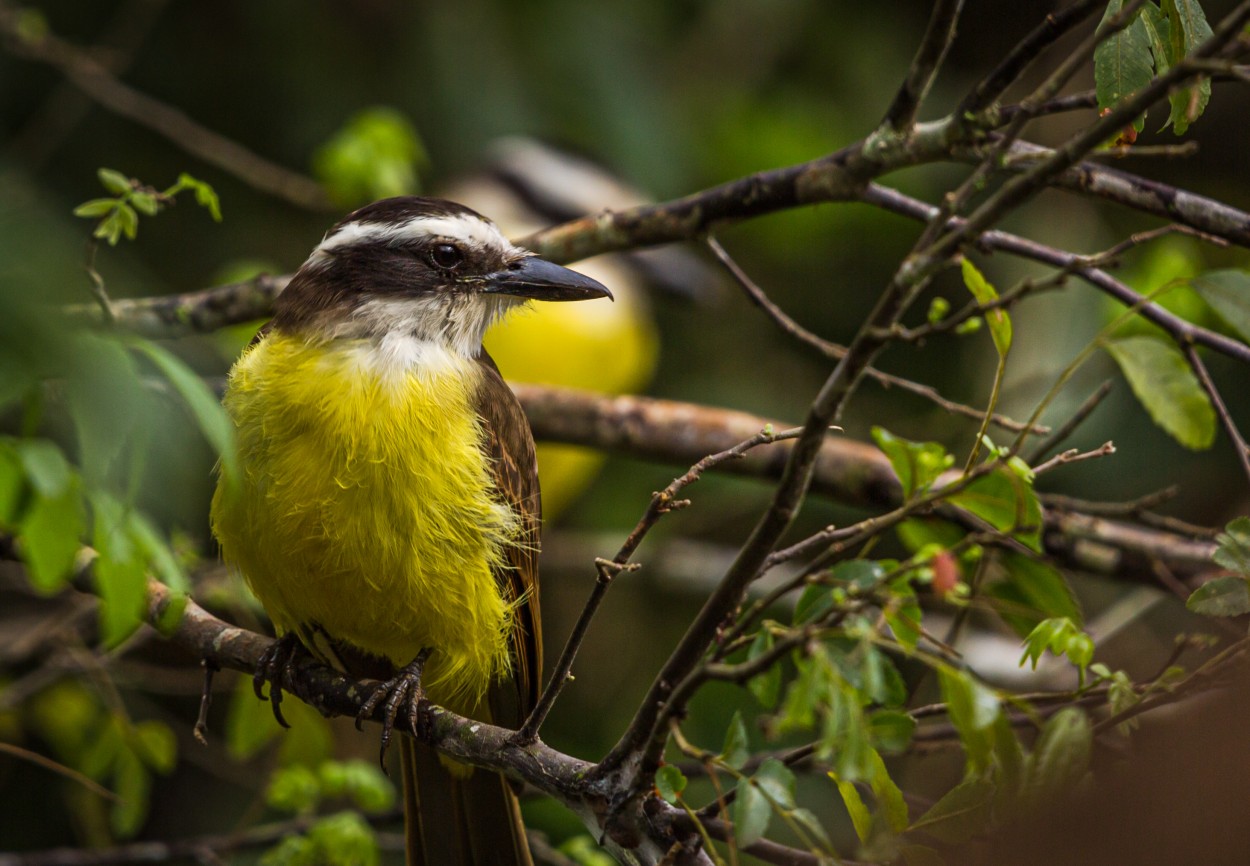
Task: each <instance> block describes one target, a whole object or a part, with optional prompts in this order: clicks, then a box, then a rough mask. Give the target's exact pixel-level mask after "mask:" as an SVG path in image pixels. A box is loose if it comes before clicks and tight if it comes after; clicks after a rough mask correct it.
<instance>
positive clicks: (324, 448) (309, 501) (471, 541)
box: [212, 196, 611, 866]
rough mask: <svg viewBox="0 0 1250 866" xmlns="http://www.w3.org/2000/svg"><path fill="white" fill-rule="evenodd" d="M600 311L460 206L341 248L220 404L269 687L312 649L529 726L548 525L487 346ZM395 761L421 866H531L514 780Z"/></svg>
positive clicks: (225, 497) (234, 550) (226, 497)
mask: <svg viewBox="0 0 1250 866" xmlns="http://www.w3.org/2000/svg"><path fill="white" fill-rule="evenodd" d="M603 297H609V298H610V297H611V294H610V293H609V291H608V290H607V289H606V288H604V286H603V285H602V284H600V283H599V282H597V281H596V280H593V279H591V278H589V277H586V276H583V275H582V274H579V273H576V272H574V271H571V270H568V269H567V268H563V267H560V266H558V265H554V264H551V263H549V262H547V261H544V260H543V259H540V258H537V257H535V256H533V255H531V254H530V253H528V252H527V251H525V250H523V249H520V248H518V247H516V246H514V245H513V244H512V243H510V242H509V241H508V240H506V239H505V238H504V236H503V235H502V234H501V233H500V231H499V230H498V229H497V228H496V227H495V225H494V224H493V223H492V222H491V221H489V220H487V219H485V218H484V217H482V216H480V215H479V214H477V213H476V212H474V211H472V210H470V209H468V208H467V207H464V206H462V205H458V204H454V203H452V202H449V201H444V200H440V199H429V198H418V197H412V196H409V197H402V198H394V199H386V200H383V201H380V202H376V203H374V204H371V205H368V206H366V207H363V208H361V209H360V210H357V211H355V212H354V213H352V214H350V215H348V216H347V217H346V218H344V219H343V220H342V221H341V222H339V223H338V224H337V225H335V226H334V227H333V228H332V229H331V230H330V231H329V233H327V234H326V236H325V239H324V240H323V241H322V242H321V243H320V244H319V245H318V246H317V248H316V249H314V250H313V252H312V255H311V256H310V257H309V258H308V260H307V261H306V262H305V263H304V264H303V266H302V267H301V268H300V269H299V271H298V272H297V273H296V274H295V276H294V277H293V279H292V280H291V283H290V285H289V286H288V287H287V289H286V290H285V291H284V292H283V293H282V295H281V296H280V297H279V298H278V300H277V302H276V307H275V314H274V317H273V319H272V321H271V322H270V323H269V325H268V326H266V328H265V329H263V330H262V332H261V333H260V334H259V335H258V337H257V339H256V341H255V342H254V343H253V344H252V346H251V347H249V348H248V349H247V350H246V351H245V352H244V354H243V356H242V357H241V358H240V359H239V361H238V362H237V363H236V364H235V366H234V368H233V369H232V371H231V373H230V378H229V382H228V386H227V390H226V396H225V399H224V403H225V406H226V409H227V411H228V412H229V414H230V416H231V418H232V419H233V420H234V423H235V425H236V426H237V429H238V441H239V453H240V460H241V463H242V467H243V472H242V478H241V480H240V481H239V482H238V483H237V484H234V485H231V484H228V483H227V482H226V481H225V480H224V479H223V480H222V481H220V482H219V484H218V488H217V492H216V494H215V496H214V498H213V506H212V522H213V531H214V533H215V534H216V536H217V538H218V540H219V542H220V543H221V549H222V553H223V556H224V558H225V559H226V561H227V562H228V563H230V564H231V565H233V566H235V567H237V568H238V569H239V570H240V571H241V572H242V574H243V575H244V577H245V578H246V580H247V582H248V584H249V586H251V588H252V590H253V592H255V594H256V596H257V597H258V598H259V599H260V601H261V603H262V604H263V605H264V606H265V609H266V610H267V611H268V613H269V615H270V617H271V618H272V620H273V622H274V625H275V627H276V629H277V630H278V633H279V634H280V635H282V636H283V639H282V641H280V642H279V648H278V649H277V650H276V651H275V652H274V653H273V654H271V655H270V657H269V658H268V659H267V660H266V663H265V664H264V665H263V666H262V671H261V675H264V676H267V677H272V675H273V674H274V671H275V667H274V666H275V665H277V664H279V663H280V662H281V660H282V659H283V658H284V653H287V652H289V651H290V650H292V649H293V648H295V647H296V646H299V645H302V646H303V647H304V648H305V649H307V650H308V651H309V652H311V653H312V654H313V655H314V656H315V657H317V658H319V659H321V660H322V661H324V662H326V663H328V664H332V665H334V666H336V667H338V668H340V669H342V670H345V671H347V672H348V673H351V674H353V675H355V676H358V677H375V678H378V679H382V680H385V681H386V682H384V683H383V684H382V685H381V686H380V687H379V690H378V691H377V692H375V697H376V698H383V697H387V696H392V695H393V696H396V697H397V698H398V699H399V700H401V701H413V702H414V703H415V701H416V700H418V699H420V697H421V696H422V694H424V696H425V697H427V698H428V699H429V700H430V701H431V702H433V703H435V704H439V705H441V706H444V707H447V708H448V709H450V710H453V711H454V712H457V713H460V714H462V715H467V716H470V717H472V718H476V719H481V720H483V721H490V722H493V723H496V724H502V725H508V726H513V727H516V726H519V724H520V722H521V721H522V720H523V718H524V715H525V714H526V713H527V712H528V711H529V709H530V708H531V707H532V706H533V704H534V702H535V700H536V698H537V693H538V688H539V681H540V677H541V672H542V634H541V621H540V616H539V600H538V566H537V554H538V544H539V523H540V520H541V506H540V502H539V488H538V477H537V470H536V467H535V459H534V443H533V439H532V438H531V434H530V430H529V426H528V424H527V423H526V420H525V417H524V415H523V414H522V412H521V408H520V405H519V404H518V403H517V401H516V398H515V397H514V396H513V394H512V392H511V391H510V390H509V388H508V386H507V385H506V384H504V381H503V379H502V378H501V377H500V374H499V371H498V369H497V368H496V366H495V364H494V362H493V361H492V360H491V357H490V355H488V354H487V353H486V351H485V350H484V349H483V348H482V337H483V334H484V333H485V332H486V329H487V327H488V326H489V325H490V324H491V323H492V322H494V321H496V320H497V319H499V318H501V317H502V316H504V315H505V314H506V313H507V312H509V311H510V310H512V309H514V308H516V307H518V306H520V305H522V304H523V303H524V302H525V300H526V299H536V300H546V301H573V300H584V299H591V298H603ZM275 688H276V687H275V686H271V689H275ZM422 690H424V691H423V692H422ZM276 697H277V696H276V693H274V694H271V698H273V699H275V709H276ZM383 736H384V742H385V738H387V737H388V736H389V729H388V728H384V733H383ZM402 740H403V742H402V744H401V748H402V763H403V773H404V788H405V807H406V808H405V814H406V828H407V837H408V856H409V862H410V863H416V864H428V866H445V864H465V866H467V864H499V866H505V864H507V866H511V864H528V863H530V862H531V861H530V856H529V850H528V847H527V844H526V841H525V831H524V827H523V826H522V824H521V821H520V813H519V810H518V806H517V802H516V797H515V795H514V793H513V791H512V789H511V788H510V787H509V785H508V783H507V782H506V780H504V779H503V777H501V776H499V775H496V774H494V773H487V772H476V773H473V772H471V771H470V769H469V768H467V767H464V766H461V765H455V764H451V763H449V762H440V761H439V760H438V759H437V757H436V756H435V755H434V754H433V753H432V752H431V751H430V750H428V749H426V748H425V747H423V746H420V745H419V744H416V743H415V742H414V741H412V740H410V739H409V738H406V737H405V738H402Z"/></svg>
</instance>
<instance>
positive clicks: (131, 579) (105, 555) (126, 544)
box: [91, 490, 148, 647]
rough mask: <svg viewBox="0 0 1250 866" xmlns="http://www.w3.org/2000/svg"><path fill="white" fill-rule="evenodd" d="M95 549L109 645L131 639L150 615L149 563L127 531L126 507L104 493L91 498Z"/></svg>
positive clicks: (102, 624) (101, 617)
mask: <svg viewBox="0 0 1250 866" xmlns="http://www.w3.org/2000/svg"><path fill="white" fill-rule="evenodd" d="M91 505H92V515H93V518H94V522H95V530H94V533H93V536H94V542H95V548H96V550H97V551H99V553H100V556H99V558H98V559H97V560H96V561H95V568H94V570H93V576H94V577H95V584H96V589H97V590H98V591H99V594H100V602H101V604H100V626H101V629H102V631H103V637H104V643H105V645H106V646H109V647H115V646H117V645H118V644H119V643H121V642H122V641H123V640H125V639H126V638H128V637H130V635H131V634H133V633H134V631H135V629H137V628H138V627H139V626H140V625H142V623H143V621H144V614H145V613H146V612H147V610H146V608H147V600H148V580H147V567H146V566H147V563H146V560H145V558H144V556H143V554H142V551H141V550H140V548H139V547H138V546H137V545H136V544H135V543H134V540H133V539H132V538H131V536H130V533H129V531H128V525H127V524H128V521H127V510H128V509H127V508H126V507H125V506H124V505H122V504H121V503H120V502H118V501H117V500H116V499H114V498H113V497H112V496H110V495H108V494H107V493H104V492H103V491H99V490H97V491H94V492H93V494H92V496H91Z"/></svg>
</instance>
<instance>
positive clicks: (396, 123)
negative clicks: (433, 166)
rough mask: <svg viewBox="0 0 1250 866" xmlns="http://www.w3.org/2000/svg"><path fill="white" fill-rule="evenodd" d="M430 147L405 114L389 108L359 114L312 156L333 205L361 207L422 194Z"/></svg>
mask: <svg viewBox="0 0 1250 866" xmlns="http://www.w3.org/2000/svg"><path fill="white" fill-rule="evenodd" d="M429 161H430V160H429V156H428V155H427V154H426V152H425V145H423V144H422V143H421V137H420V136H419V135H418V134H417V131H416V129H415V128H413V126H412V123H411V122H410V121H409V120H408V118H406V117H405V116H404V115H403V114H401V113H400V112H399V111H397V110H395V109H393V108H387V107H384V106H379V107H374V108H366V109H364V110H363V111H360V112H358V113H356V114H354V115H353V116H352V117H351V118H350V119H349V120H348V121H347V123H345V124H344V125H343V127H342V128H341V129H340V130H339V131H338V132H336V133H335V134H334V135H333V136H332V137H331V138H330V139H329V140H328V141H327V142H326V143H325V144H323V145H322V146H321V147H320V148H318V150H317V152H316V153H315V154H314V156H313V174H314V175H315V176H316V178H317V180H319V181H321V183H322V185H324V186H325V188H326V191H327V192H328V193H329V195H330V199H331V201H333V202H334V203H335V204H337V205H340V206H342V207H356V206H358V205H360V204H363V203H365V202H370V201H374V200H375V199H380V198H388V197H390V196H396V195H411V194H412V193H416V192H419V191H420V188H421V185H420V172H422V171H424V170H425V169H426V168H427V167H428V165H429Z"/></svg>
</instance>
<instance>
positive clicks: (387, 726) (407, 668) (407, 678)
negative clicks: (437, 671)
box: [356, 648, 430, 770]
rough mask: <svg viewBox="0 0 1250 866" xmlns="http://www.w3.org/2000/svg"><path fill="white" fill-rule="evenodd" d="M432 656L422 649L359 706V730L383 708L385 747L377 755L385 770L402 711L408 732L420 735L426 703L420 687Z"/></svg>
mask: <svg viewBox="0 0 1250 866" xmlns="http://www.w3.org/2000/svg"><path fill="white" fill-rule="evenodd" d="M429 657H430V650H429V649H428V648H427V649H423V650H421V652H419V653H417V657H416V658H415V659H413V660H412V661H410V662H409V663H408V664H406V665H404V667H403V668H402V669H400V670H399V672H398V673H396V674H395V676H393V677H391V678H390V679H389V680H387V681H386V682H384V683H378V685H377V686H375V687H374V689H373V694H371V695H369V698H368V700H366V701H365V702H364V703H363V704H361V705H360V712H358V713H356V729H357V730H359V729H360V723H361V722H363V721H364V720H365V719H368V718H371V717H372V716H373V714H374V712H376V711H377V709H378V706H379V705H381V706H382V747H381V750H380V751H379V752H378V763H379V764H381V765H382V769H383V770H385V769H386V750H387V749H388V748H390V745H391V733H392V732H393V731H394V730H395V720H396V719H397V718H399V714H400V711H401V709H402V710H403V711H404V712H405V713H406V715H407V719H408V726H409V730H410V731H412V732H413V733H414V734H417V733H419V731H418V727H419V726H420V724H421V705H422V704H424V703H425V690H424V689H423V688H421V674H422V672H423V671H424V669H425V662H426V660H427V659H429Z"/></svg>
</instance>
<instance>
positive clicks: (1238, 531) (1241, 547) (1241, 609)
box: [1185, 517, 1250, 616]
mask: <svg viewBox="0 0 1250 866" xmlns="http://www.w3.org/2000/svg"><path fill="white" fill-rule="evenodd" d="M1215 541H1216V544H1217V545H1218V546H1217V547H1216V549H1215V553H1213V554H1212V555H1211V559H1212V560H1213V561H1214V562H1215V564H1216V565H1218V566H1220V567H1221V568H1225V569H1227V570H1228V571H1230V572H1232V573H1231V574H1228V575H1224V576H1223V577H1217V578H1215V579H1213V580H1209V581H1207V582H1206V583H1204V584H1203V585H1202V586H1200V587H1198V588H1197V589H1196V590H1194V592H1193V594H1191V595H1190V596H1189V600H1188V601H1186V602H1185V606H1186V607H1188V608H1189V609H1190V610H1192V611H1193V612H1194V613H1201V614H1205V615H1207V616H1241V615H1242V614H1246V613H1250V517H1238V518H1237V519H1236V520H1233V521H1231V522H1230V523H1229V524H1228V525H1227V526H1225V527H1224V531H1223V532H1222V533H1220V534H1219V535H1218V536H1216V539H1215Z"/></svg>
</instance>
